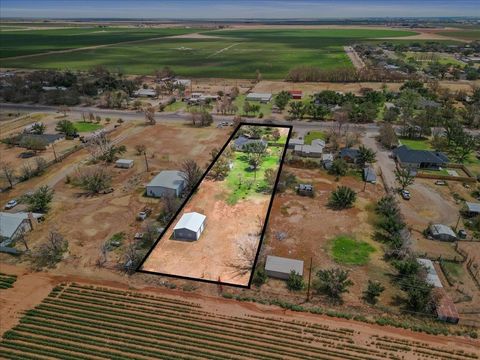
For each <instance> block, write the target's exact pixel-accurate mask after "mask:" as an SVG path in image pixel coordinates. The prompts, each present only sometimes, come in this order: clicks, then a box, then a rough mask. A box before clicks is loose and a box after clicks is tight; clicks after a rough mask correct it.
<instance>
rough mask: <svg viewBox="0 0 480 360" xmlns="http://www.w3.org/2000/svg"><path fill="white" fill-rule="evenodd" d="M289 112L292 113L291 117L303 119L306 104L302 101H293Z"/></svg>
mask: <svg viewBox="0 0 480 360" xmlns="http://www.w3.org/2000/svg"><path fill="white" fill-rule="evenodd" d="M288 113H289V114H290V118H291V119H299V120H302V119H303V116H304V115H305V106H304V105H303V103H302V102H301V101H292V102H291V103H290V108H289V109H288Z"/></svg>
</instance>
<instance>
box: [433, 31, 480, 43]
mask: <svg viewBox="0 0 480 360" xmlns="http://www.w3.org/2000/svg"><path fill="white" fill-rule="evenodd" d="M438 34H440V35H444V36H449V37H453V38H457V39H462V40H468V41H472V40H480V29H464V30H446V31H439V32H438Z"/></svg>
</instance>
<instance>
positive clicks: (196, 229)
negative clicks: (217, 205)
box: [173, 212, 207, 240]
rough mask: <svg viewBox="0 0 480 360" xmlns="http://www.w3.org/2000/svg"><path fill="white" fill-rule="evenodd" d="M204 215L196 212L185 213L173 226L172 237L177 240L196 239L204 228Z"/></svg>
mask: <svg viewBox="0 0 480 360" xmlns="http://www.w3.org/2000/svg"><path fill="white" fill-rule="evenodd" d="M206 219H207V217H206V216H205V215H202V214H199V213H197V212H190V213H185V214H183V215H182V217H181V218H180V220H179V221H178V223H177V225H175V227H174V228H173V238H174V239H177V240H198V239H199V238H200V235H201V234H202V232H203V230H204V229H205V220H206Z"/></svg>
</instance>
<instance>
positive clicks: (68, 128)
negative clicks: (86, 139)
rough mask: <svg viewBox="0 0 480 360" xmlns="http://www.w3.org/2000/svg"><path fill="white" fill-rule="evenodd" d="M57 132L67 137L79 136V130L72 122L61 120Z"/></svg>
mask: <svg viewBox="0 0 480 360" xmlns="http://www.w3.org/2000/svg"><path fill="white" fill-rule="evenodd" d="M55 131H58V132H59V133H62V134H65V136H66V137H74V136H75V135H77V129H76V128H75V125H73V123H72V122H71V121H68V120H60V121H59V122H58V123H57V125H56V126H55Z"/></svg>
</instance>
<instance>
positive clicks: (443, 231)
mask: <svg viewBox="0 0 480 360" xmlns="http://www.w3.org/2000/svg"><path fill="white" fill-rule="evenodd" d="M428 230H429V233H430V236H431V237H432V238H434V239H435V240H442V241H455V240H457V235H456V234H455V232H454V231H453V230H452V228H451V227H450V226H447V225H443V224H432V225H430V227H429V228H428Z"/></svg>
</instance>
